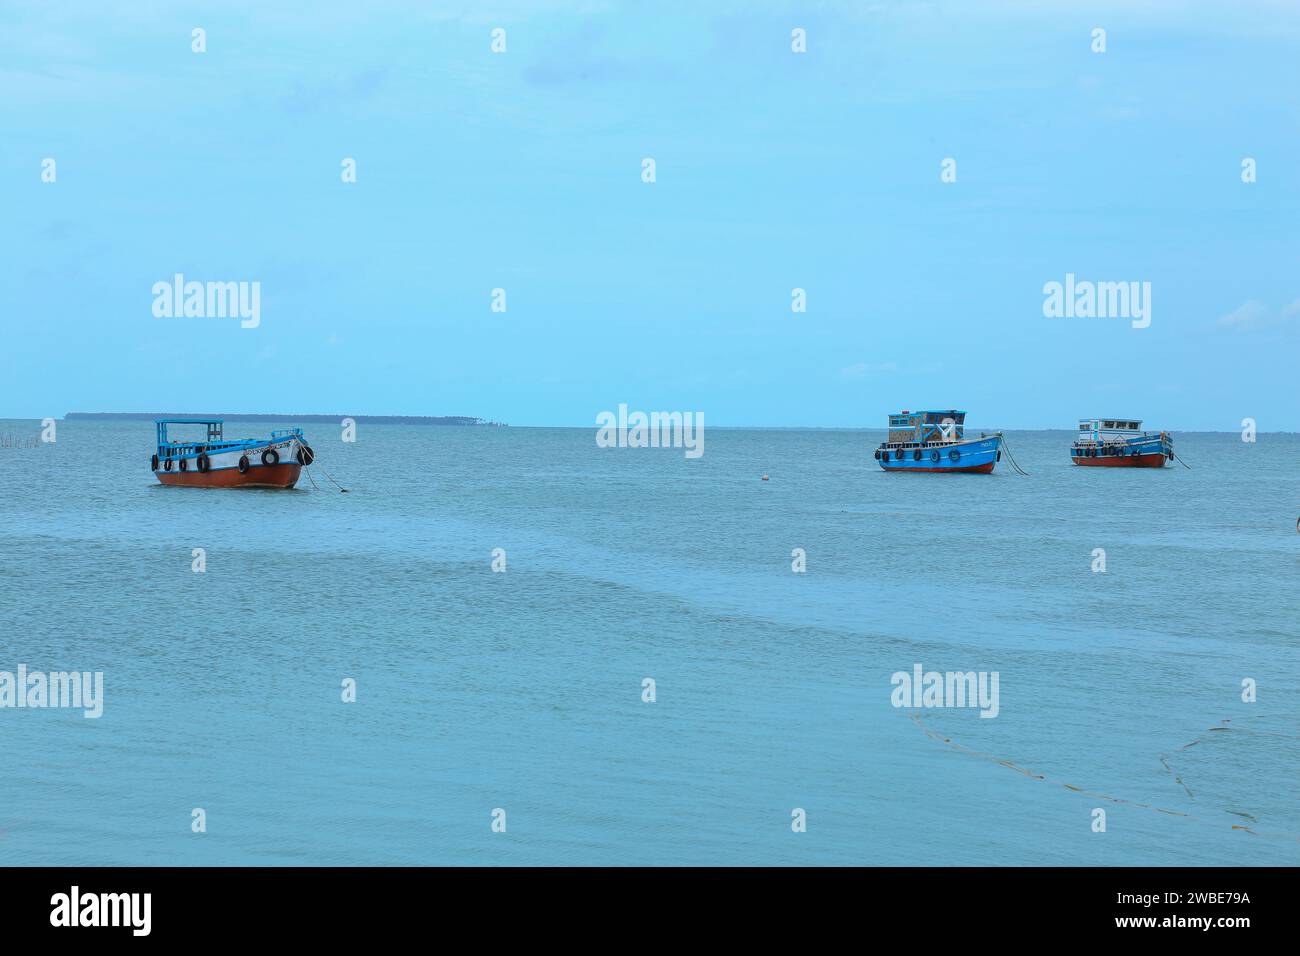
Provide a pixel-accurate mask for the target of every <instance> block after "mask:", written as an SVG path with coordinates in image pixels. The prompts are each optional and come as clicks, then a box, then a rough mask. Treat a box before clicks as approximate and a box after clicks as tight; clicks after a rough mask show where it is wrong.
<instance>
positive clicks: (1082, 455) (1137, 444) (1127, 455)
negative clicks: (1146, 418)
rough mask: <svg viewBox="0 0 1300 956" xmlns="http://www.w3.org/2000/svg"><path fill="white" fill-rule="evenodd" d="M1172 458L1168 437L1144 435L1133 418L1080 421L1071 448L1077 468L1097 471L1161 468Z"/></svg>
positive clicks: (1171, 448) (1082, 419)
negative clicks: (1081, 467) (1088, 468)
mask: <svg viewBox="0 0 1300 956" xmlns="http://www.w3.org/2000/svg"><path fill="white" fill-rule="evenodd" d="M1173 458H1174V440H1173V438H1171V437H1170V436H1169V433H1168V432H1156V433H1152V432H1145V431H1143V430H1142V422H1141V421H1139V420H1137V419H1133V418H1081V419H1079V433H1078V435H1077V436H1076V437H1075V439H1074V444H1072V445H1071V446H1070V460H1071V461H1072V462H1074V463H1075V464H1076V465H1088V466H1092V467H1100V468H1163V467H1164V464H1165V462H1166V461H1173Z"/></svg>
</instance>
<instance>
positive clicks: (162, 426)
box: [154, 418, 225, 446]
mask: <svg viewBox="0 0 1300 956" xmlns="http://www.w3.org/2000/svg"><path fill="white" fill-rule="evenodd" d="M168 425H204V426H206V427H207V430H208V437H207V441H210V442H219V441H222V440H223V439H222V430H223V428H224V426H225V421H224V420H223V419H220V418H160V419H158V420H157V421H155V422H154V427H155V428H156V429H157V430H158V444H159V446H162V445H169V444H173V443H172V442H169V441H168V440H167V426H168ZM175 444H181V445H189V444H193V443H192V442H176V443H175Z"/></svg>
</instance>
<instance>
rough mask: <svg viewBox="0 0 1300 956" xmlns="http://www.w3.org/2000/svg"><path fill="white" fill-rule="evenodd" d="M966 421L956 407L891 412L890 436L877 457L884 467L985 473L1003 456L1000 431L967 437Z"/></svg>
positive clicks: (890, 469) (888, 469) (963, 413)
mask: <svg viewBox="0 0 1300 956" xmlns="http://www.w3.org/2000/svg"><path fill="white" fill-rule="evenodd" d="M965 423H966V413H965V412H962V411H957V410H956V409H940V410H930V411H921V412H909V411H902V412H898V413H897V414H895V415H890V416H889V436H888V438H887V439H886V440H885V441H883V442H881V443H880V447H879V448H877V449H876V456H875V457H876V461H878V462H879V463H880V467H881V468H883V469H885V471H938V472H954V473H956V472H966V473H974V474H982V475H987V474H989V473H990V472H991V471H993V466H994V465H996V464H997V463H998V462H999V461H1000V460H1001V459H1002V433H1001V432H997V433H995V434H993V435H983V434H981V435H980V437H979V438H967V437H966V435H965Z"/></svg>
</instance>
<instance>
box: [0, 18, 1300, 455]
mask: <svg viewBox="0 0 1300 956" xmlns="http://www.w3.org/2000/svg"><path fill="white" fill-rule="evenodd" d="M106 6H109V5H104V4H100V3H60V4H58V5H48V4H45V3H38V2H30V0H9V2H7V3H5V4H4V5H3V6H2V7H0V255H2V256H3V261H4V265H3V269H0V293H3V319H2V320H0V321H3V333H4V334H3V348H0V416H13V417H37V418H39V417H45V416H47V415H53V416H59V415H62V414H64V413H65V412H67V411H71V410H80V411H150V410H167V411H194V412H202V411H219V412H220V411H247V412H282V411H283V412H295V411H297V412H323V413H340V414H343V413H346V414H416V415H418V414H428V415H452V414H464V415H480V416H483V417H486V418H493V419H498V420H503V421H507V422H510V423H511V424H520V425H591V426H594V421H595V416H596V414H597V413H598V412H599V411H601V410H604V409H614V408H617V406H618V404H619V403H620V402H624V403H627V404H628V405H629V406H630V407H631V408H633V409H638V408H639V409H645V410H681V411H702V412H704V413H705V416H706V422H707V423H708V424H712V425H825V426H872V427H878V426H881V425H883V423H884V420H885V416H886V414H887V413H888V412H890V411H893V410H896V409H898V408H903V407H910V408H915V407H918V406H929V407H960V408H966V409H967V410H968V411H969V412H970V417H969V420H970V421H971V422H972V423H973V424H974V425H975V426H976V427H979V426H1007V427H1016V426H1025V427H1060V428H1069V427H1071V426H1072V424H1073V419H1074V418H1075V417H1076V416H1086V415H1090V414H1102V415H1106V414H1113V415H1125V416H1132V417H1136V418H1142V419H1145V420H1146V421H1147V423H1148V424H1150V425H1151V426H1153V427H1158V428H1160V427H1165V428H1171V429H1223V430H1231V429H1236V428H1237V427H1238V425H1239V423H1240V421H1241V419H1242V418H1243V417H1246V416H1250V417H1254V418H1256V419H1257V420H1258V422H1259V427H1260V429H1261V430H1266V431H1267V430H1278V429H1282V430H1300V401H1297V391H1296V385H1295V381H1296V378H1297V359H1300V349H1298V348H1297V346H1300V305H1298V304H1297V303H1300V268H1298V267H1300V219H1298V217H1297V212H1298V211H1300V201H1298V199H1300V186H1298V184H1297V177H1298V176H1300V70H1297V68H1296V64H1297V63H1300V5H1297V4H1294V3H1281V2H1276V3H1275V2H1248V3H1234V4H1214V5H1210V4H1204V3H1192V2H1188V3H1182V2H1172V0H1170V2H1150V3H1135V2H1114V3H1094V4H1084V3H1070V2H1066V3H1056V4H1053V3H1038V2H1029V0H1025V2H990V3H982V4H981V3H971V2H935V3H843V4H840V3H819V4H794V3H791V4H784V3H754V2H747V3H729V2H728V3H721V2H719V3H689V4H623V3H602V2H579V0H572V2H560V0H547V2H535V3H522V2H514V0H511V2H504V3H468V2H462V3H457V4H440V3H415V2H411V3H404V2H396V0H385V2H362V3H338V2H331V0H321V2H313V3H303V4H266V3H254V2H243V0H233V2H232V0H222V2H220V3H217V2H213V3H195V4H186V3H161V2H158V3H151V2H136V3H131V4H115V5H111V6H117V7H121V8H122V9H121V10H113V11H112V12H107V10H106ZM1211 6H1213V7H1218V8H1221V9H1220V10H1218V11H1217V12H1216V11H1215V10H1212V9H1209V8H1210V7H1211ZM1134 7H1136V8H1137V9H1133V8H1134ZM268 8H271V9H268ZM809 11H812V12H809ZM196 26H201V27H204V28H205V29H206V30H207V46H208V49H207V52H206V53H204V54H201V55H199V54H194V53H192V52H191V50H190V44H191V38H190V35H191V30H192V28H194V27H196ZM497 26H500V27H503V28H504V29H505V30H506V31H507V34H506V36H507V52H506V53H505V54H502V55H494V54H493V53H492V52H491V50H490V47H489V45H490V31H491V29H492V28H493V27H497ZM1097 26H1100V27H1104V28H1105V29H1106V31H1107V52H1106V53H1104V54H1094V53H1093V52H1092V51H1091V48H1090V45H1091V37H1090V33H1091V30H1092V29H1093V28H1094V27H1097ZM794 27H803V28H805V29H806V30H807V35H808V52H807V53H806V54H803V55H796V54H793V53H791V52H790V31H791V29H792V28H794ZM647 156H648V157H653V158H654V159H655V160H656V163H657V174H658V181H657V182H656V183H654V184H645V183H643V182H641V178H640V172H641V160H642V158H643V157H647ZM45 157H53V158H54V159H55V160H56V162H57V175H58V179H57V182H55V183H53V184H47V183H42V182H41V178H40V174H41V161H42V159H44V158H45ZM344 157H355V158H356V160H357V164H358V180H359V181H358V182H357V183H356V184H351V185H349V184H344V183H342V182H341V181H340V177H339V173H340V162H341V160H342V159H343V158H344ZM945 157H953V158H955V159H956V161H957V172H958V181H957V182H956V183H953V184H944V183H941V182H940V178H939V174H940V163H941V161H942V160H943V159H944V158H945ZM1243 157H1253V158H1255V159H1256V160H1257V162H1258V177H1259V181H1258V182H1256V183H1254V184H1250V185H1247V184H1243V183H1242V182H1241V177H1240V172H1241V161H1242V159H1243ZM176 272H182V273H184V274H185V275H186V277H187V278H190V279H198V280H201V281H207V280H217V281H238V280H249V281H252V280H256V281H259V282H260V283H261V286H262V319H261V326H260V327H259V328H256V329H241V328H240V327H239V323H238V321H236V320H230V319H216V318H204V319H199V318H188V319H185V318H177V319H159V318H155V317H154V315H153V314H152V310H151V306H152V301H153V297H152V293H151V287H152V285H153V283H155V282H157V281H159V280H170V279H171V277H172V275H173V274H174V273H176ZM1067 272H1073V273H1075V274H1076V275H1077V276H1079V277H1080V278H1081V279H1095V280H1106V281H1123V280H1134V281H1149V282H1151V283H1152V289H1153V291H1152V323H1151V327H1150V328H1148V329H1144V330H1136V329H1133V328H1131V327H1130V324H1129V322H1128V321H1126V320H1122V319H1047V318H1044V316H1043V314H1042V302H1043V294H1042V287H1043V284H1044V283H1046V282H1049V281H1052V280H1056V281H1062V280H1063V279H1064V277H1065V274H1066V273H1067ZM796 286H798V287H803V288H805V289H807V294H808V311H807V313H806V314H792V313H791V311H790V290H791V289H792V288H793V287H796ZM494 287H504V288H505V289H506V291H507V302H508V311H507V312H506V313H505V314H497V313H493V312H492V311H490V309H489V304H490V294H491V290H492V289H493V288H494Z"/></svg>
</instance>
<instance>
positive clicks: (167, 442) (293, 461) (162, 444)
mask: <svg viewBox="0 0 1300 956" xmlns="http://www.w3.org/2000/svg"><path fill="white" fill-rule="evenodd" d="M154 424H155V425H156V426H157V430H158V450H157V452H155V454H154V455H153V457H152V459H151V460H150V462H149V466H150V468H152V469H153V473H154V475H155V476H156V477H157V478H158V480H159V481H160V482H162V483H163V484H164V485H187V486H190V487H195V488H292V487H293V486H294V485H295V484H297V483H298V477H299V476H300V475H301V473H302V468H303V466H304V465H310V464H311V463H312V461H313V460H314V459H315V454H314V453H313V452H312V450H311V446H310V445H308V444H307V439H306V438H305V437H303V434H302V429H300V428H279V429H276V430H274V431H272V432H271V437H270V438H235V439H227V438H225V437H224V435H223V426H224V423H223V422H222V421H221V420H220V419H215V418H167V419H160V420H159V421H157V422H155V423H154ZM168 425H201V426H203V429H204V432H205V434H204V438H203V439H202V440H199V439H194V440H182V441H172V440H171V439H170V438H169V437H168V434H167V426H168Z"/></svg>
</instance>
